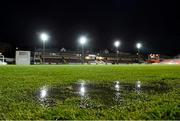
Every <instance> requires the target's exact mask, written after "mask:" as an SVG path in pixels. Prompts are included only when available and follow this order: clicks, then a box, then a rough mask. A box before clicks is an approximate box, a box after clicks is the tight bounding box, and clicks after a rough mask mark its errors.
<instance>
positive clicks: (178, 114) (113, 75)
mask: <svg viewBox="0 0 180 121" xmlns="http://www.w3.org/2000/svg"><path fill="white" fill-rule="evenodd" d="M78 80H88V81H89V82H93V83H105V82H111V81H115V80H119V81H120V82H126V83H127V82H128V83H134V82H136V81H137V80H140V81H141V82H142V83H144V84H151V83H153V82H159V81H161V82H162V81H163V82H164V83H166V84H167V85H169V86H170V87H172V88H171V90H169V91H168V92H166V93H159V94H158V93H156V94H154V95H143V96H144V98H148V100H147V101H131V100H129V101H128V102H127V104H126V105H123V106H113V107H108V108H107V107H97V108H80V107H78V106H75V105H72V104H73V103H74V102H73V100H74V99H72V98H68V99H67V100H66V101H65V102H63V103H64V104H63V103H62V102H57V105H56V106H54V107H44V106H42V105H40V104H39V103H37V101H36V100H35V99H34V98H35V97H34V91H35V90H37V88H39V87H42V86H43V85H52V86H53V85H60V84H68V83H72V82H77V81H78ZM0 119H179V120H180V65H106V66H105V65H104V66H98V65H83V66H82V65H60V66H48V65H47V66H40V65H39V66H0Z"/></svg>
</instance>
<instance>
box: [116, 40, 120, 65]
mask: <svg viewBox="0 0 180 121" xmlns="http://www.w3.org/2000/svg"><path fill="white" fill-rule="evenodd" d="M120 44H121V43H120V41H118V40H117V41H115V42H114V46H115V47H116V53H117V64H118V55H119V46H120Z"/></svg>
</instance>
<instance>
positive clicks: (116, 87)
mask: <svg viewBox="0 0 180 121" xmlns="http://www.w3.org/2000/svg"><path fill="white" fill-rule="evenodd" d="M115 90H116V91H120V84H119V81H116V82H115Z"/></svg>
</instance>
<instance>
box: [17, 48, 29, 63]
mask: <svg viewBox="0 0 180 121" xmlns="http://www.w3.org/2000/svg"><path fill="white" fill-rule="evenodd" d="M30 56H31V52H30V51H16V65H30V59H31V57H30Z"/></svg>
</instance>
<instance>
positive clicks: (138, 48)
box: [136, 43, 142, 62]
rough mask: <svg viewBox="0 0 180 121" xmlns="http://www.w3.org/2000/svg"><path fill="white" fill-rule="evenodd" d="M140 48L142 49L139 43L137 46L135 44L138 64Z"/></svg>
mask: <svg viewBox="0 0 180 121" xmlns="http://www.w3.org/2000/svg"><path fill="white" fill-rule="evenodd" d="M141 47H142V44H141V43H137V44H136V48H137V56H138V61H139V62H140V58H139V52H140V49H141Z"/></svg>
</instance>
